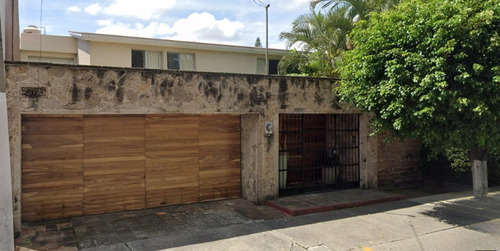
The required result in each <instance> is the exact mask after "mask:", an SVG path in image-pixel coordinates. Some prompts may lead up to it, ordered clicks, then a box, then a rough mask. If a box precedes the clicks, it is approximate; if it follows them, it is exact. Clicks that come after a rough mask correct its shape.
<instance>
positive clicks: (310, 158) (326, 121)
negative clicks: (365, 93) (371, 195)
mask: <svg viewBox="0 0 500 251" xmlns="http://www.w3.org/2000/svg"><path fill="white" fill-rule="evenodd" d="M279 137H280V144H279V161H278V168H279V188H280V190H279V192H280V195H287V194H297V193H304V192H308V191H318V190H328V189H336V188H337V189H338V188H348V187H359V179H360V178H359V177H360V172H359V114H280V125H279Z"/></svg>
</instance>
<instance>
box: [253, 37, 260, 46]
mask: <svg viewBox="0 0 500 251" xmlns="http://www.w3.org/2000/svg"><path fill="white" fill-rule="evenodd" d="M253 46H254V47H262V42H261V41H260V37H257V38H256V39H255V43H254V45H253Z"/></svg>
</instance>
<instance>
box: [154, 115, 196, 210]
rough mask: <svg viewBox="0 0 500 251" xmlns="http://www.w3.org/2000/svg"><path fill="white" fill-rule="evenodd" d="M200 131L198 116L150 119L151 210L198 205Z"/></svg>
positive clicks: (158, 116)
mask: <svg viewBox="0 0 500 251" xmlns="http://www.w3.org/2000/svg"><path fill="white" fill-rule="evenodd" d="M198 131H199V118H198V116H164V115H163V116H162V115H149V116H147V118H146V201H147V206H148V207H157V206H162V205H172V204H183V203H192V202H196V201H198V186H199V185H198V141H199V139H198V138H199V134H198Z"/></svg>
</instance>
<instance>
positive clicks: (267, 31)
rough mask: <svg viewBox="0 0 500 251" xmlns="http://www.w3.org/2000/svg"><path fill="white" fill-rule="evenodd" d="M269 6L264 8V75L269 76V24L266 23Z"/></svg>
mask: <svg viewBox="0 0 500 251" xmlns="http://www.w3.org/2000/svg"><path fill="white" fill-rule="evenodd" d="M269 6H270V5H269V4H267V5H266V6H265V7H266V70H265V74H266V75H269V25H268V24H269V22H268V9H269Z"/></svg>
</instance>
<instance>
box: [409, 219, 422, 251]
mask: <svg viewBox="0 0 500 251" xmlns="http://www.w3.org/2000/svg"><path fill="white" fill-rule="evenodd" d="M409 223H410V227H411V231H412V232H413V236H415V240H416V241H417V243H418V247H419V248H420V250H422V251H425V249H424V245H422V242H421V241H420V238H419V237H418V233H417V231H416V230H415V226H414V225H413V223H411V221H410V222H409Z"/></svg>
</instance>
